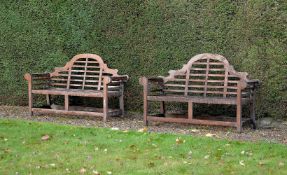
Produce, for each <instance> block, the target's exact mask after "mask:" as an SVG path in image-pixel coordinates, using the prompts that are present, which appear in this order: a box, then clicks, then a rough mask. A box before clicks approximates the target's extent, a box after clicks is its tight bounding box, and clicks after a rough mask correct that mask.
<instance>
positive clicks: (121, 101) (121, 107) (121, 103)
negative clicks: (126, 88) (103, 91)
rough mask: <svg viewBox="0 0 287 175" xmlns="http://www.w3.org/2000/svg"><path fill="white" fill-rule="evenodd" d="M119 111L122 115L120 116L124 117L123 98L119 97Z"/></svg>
mask: <svg viewBox="0 0 287 175" xmlns="http://www.w3.org/2000/svg"><path fill="white" fill-rule="evenodd" d="M119 101H120V109H121V111H122V115H121V116H124V115H125V107H124V96H123V95H122V96H120V99H119Z"/></svg>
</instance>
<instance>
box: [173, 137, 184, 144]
mask: <svg viewBox="0 0 287 175" xmlns="http://www.w3.org/2000/svg"><path fill="white" fill-rule="evenodd" d="M175 142H176V144H177V145H178V144H182V143H185V140H183V139H182V138H180V137H178V138H176V139H175Z"/></svg>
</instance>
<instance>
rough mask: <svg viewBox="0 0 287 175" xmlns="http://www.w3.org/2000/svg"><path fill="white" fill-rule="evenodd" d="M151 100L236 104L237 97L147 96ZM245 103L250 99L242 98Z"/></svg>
mask: <svg viewBox="0 0 287 175" xmlns="http://www.w3.org/2000/svg"><path fill="white" fill-rule="evenodd" d="M147 100H149V101H166V102H193V103H204V104H226V105H228V104H230V105H235V104H236V98H235V97H231V98H223V97H203V98H202V97H196V96H186V97H185V96H178V95H158V96H147ZM242 103H243V104H247V103H248V99H246V98H243V99H242Z"/></svg>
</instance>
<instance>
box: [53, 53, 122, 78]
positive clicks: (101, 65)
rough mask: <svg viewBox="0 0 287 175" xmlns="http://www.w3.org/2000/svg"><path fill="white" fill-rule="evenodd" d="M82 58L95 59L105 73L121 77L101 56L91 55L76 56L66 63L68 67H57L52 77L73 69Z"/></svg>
mask: <svg viewBox="0 0 287 175" xmlns="http://www.w3.org/2000/svg"><path fill="white" fill-rule="evenodd" d="M82 58H91V59H94V60H96V61H97V62H98V63H99V66H100V68H101V69H103V72H105V73H109V74H112V75H113V76H119V75H118V70H117V69H110V68H108V66H107V64H105V63H104V61H103V59H102V58H101V57H100V56H98V55H96V54H89V53H87V54H78V55H75V56H74V57H73V58H72V59H71V60H70V61H69V62H67V63H66V65H65V66H64V67H56V68H55V70H54V72H52V73H51V76H58V75H59V72H61V71H67V70H68V69H69V68H71V67H72V66H73V64H74V63H75V62H76V61H77V60H79V59H82Z"/></svg>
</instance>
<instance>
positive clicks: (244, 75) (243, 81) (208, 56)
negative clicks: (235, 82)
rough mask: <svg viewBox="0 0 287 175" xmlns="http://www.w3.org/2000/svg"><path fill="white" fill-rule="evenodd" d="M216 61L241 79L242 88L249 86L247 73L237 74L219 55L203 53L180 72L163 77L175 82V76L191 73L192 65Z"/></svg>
mask: <svg viewBox="0 0 287 175" xmlns="http://www.w3.org/2000/svg"><path fill="white" fill-rule="evenodd" d="M204 59H207V60H216V61H219V62H222V63H223V65H224V69H225V70H226V71H227V72H228V73H229V74H230V75H233V76H236V77H238V78H240V85H241V88H245V87H246V86H247V80H248V78H247V77H248V74H247V73H246V72H237V71H235V70H234V68H233V66H232V65H230V64H229V62H228V60H227V59H226V58H225V57H224V56H222V55H219V54H210V53H203V54H198V55H195V56H194V57H192V58H191V59H190V60H189V61H188V63H187V64H184V65H183V67H182V68H181V69H179V70H170V71H169V72H168V73H169V75H168V76H167V77H162V78H163V80H164V82H165V83H166V82H168V81H173V80H174V79H176V77H175V76H177V75H185V74H187V72H189V71H190V69H191V67H192V65H193V64H194V63H195V62H197V61H200V60H204Z"/></svg>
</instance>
